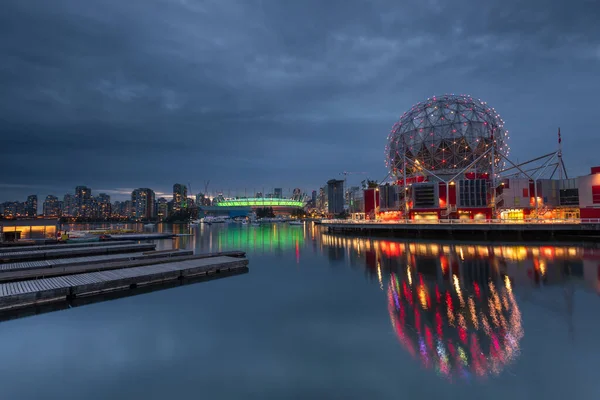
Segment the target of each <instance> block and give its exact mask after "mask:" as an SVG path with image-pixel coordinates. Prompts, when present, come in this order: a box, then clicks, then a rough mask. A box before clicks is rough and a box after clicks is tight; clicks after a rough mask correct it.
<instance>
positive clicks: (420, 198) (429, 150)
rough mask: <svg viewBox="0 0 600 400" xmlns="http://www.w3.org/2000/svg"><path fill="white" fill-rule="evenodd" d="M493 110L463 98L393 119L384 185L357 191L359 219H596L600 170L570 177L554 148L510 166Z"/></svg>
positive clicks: (421, 106) (438, 100) (430, 102)
mask: <svg viewBox="0 0 600 400" xmlns="http://www.w3.org/2000/svg"><path fill="white" fill-rule="evenodd" d="M509 139H510V136H509V133H508V131H507V130H506V128H505V125H504V121H503V120H502V118H501V117H500V115H499V114H498V112H497V111H496V109H495V108H493V107H492V106H491V105H489V104H488V103H486V102H485V101H483V100H479V99H475V98H473V97H471V96H469V95H453V94H452V95H443V96H434V97H432V98H429V99H427V100H425V101H422V102H420V103H417V104H415V105H414V106H413V107H411V109H410V110H408V111H407V112H405V113H404V114H403V115H402V116H401V117H400V119H399V120H398V122H396V123H395V124H394V125H393V126H392V129H391V131H390V133H389V136H388V139H387V145H386V147H385V160H386V166H387V168H388V171H389V173H388V177H387V178H386V179H385V184H381V185H380V186H379V187H378V188H372V189H367V190H365V192H364V204H365V208H364V212H365V218H366V219H377V220H399V219H405V220H417V221H418V220H423V221H427V220H429V221H431V220H441V219H470V220H491V219H495V220H496V219H497V220H501V219H503V220H523V219H532V218H535V219H541V218H543V219H576V218H600V168H598V167H595V168H592V169H591V174H590V175H587V176H584V177H579V178H569V176H568V174H567V171H566V168H565V165H564V162H563V159H562V150H561V137H560V130H559V131H558V137H557V146H556V151H553V152H551V153H548V154H545V155H542V156H540V157H535V158H532V159H531V160H529V161H526V162H521V163H516V162H514V161H512V160H511V159H510V157H509V153H510V148H509V145H508V143H509Z"/></svg>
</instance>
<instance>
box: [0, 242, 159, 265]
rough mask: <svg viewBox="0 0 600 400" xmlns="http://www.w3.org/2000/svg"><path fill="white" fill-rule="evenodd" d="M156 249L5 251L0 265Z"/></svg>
mask: <svg viewBox="0 0 600 400" xmlns="http://www.w3.org/2000/svg"><path fill="white" fill-rule="evenodd" d="M65 246H66V245H65ZM155 248H156V244H155V243H141V244H125V245H123V244H119V245H112V246H92V247H80V248H53V249H49V250H46V249H44V248H42V249H40V250H19V251H7V252H2V253H0V263H2V262H14V261H17V260H21V261H24V260H45V259H49V258H60V257H77V256H82V255H99V254H103V255H104V254H115V253H127V252H134V251H148V250H154V249H155Z"/></svg>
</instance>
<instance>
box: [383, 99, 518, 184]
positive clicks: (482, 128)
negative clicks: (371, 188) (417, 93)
mask: <svg viewBox="0 0 600 400" xmlns="http://www.w3.org/2000/svg"><path fill="white" fill-rule="evenodd" d="M507 139H508V132H507V131H506V130H505V129H504V121H502V119H501V118H500V115H498V113H497V112H496V110H495V109H494V108H492V107H490V106H489V105H488V104H487V103H485V102H483V101H481V100H476V99H473V98H472V97H471V96H468V95H444V96H439V97H437V96H434V97H432V98H430V99H427V100H426V101H423V102H420V103H418V104H416V105H414V106H413V107H412V108H411V109H410V110H409V111H407V112H405V113H404V114H403V115H402V117H401V118H400V120H399V121H398V122H397V123H396V124H394V126H393V127H392V130H391V132H390V134H389V136H388V144H387V146H386V150H385V155H386V165H387V167H388V168H389V170H390V173H391V175H392V176H393V177H396V178H398V179H402V177H403V173H404V171H403V168H404V166H403V164H404V161H405V158H406V175H407V177H411V176H414V175H418V174H423V173H425V174H426V172H425V171H424V170H429V171H431V172H434V173H435V174H441V175H454V174H457V173H458V172H460V171H461V170H462V169H464V168H465V167H467V166H469V164H471V163H473V162H474V161H475V160H476V159H477V158H478V157H480V156H481V155H482V154H484V153H485V152H486V151H487V150H488V149H489V148H490V146H492V145H494V146H495V148H494V150H493V152H489V153H487V154H486V155H485V156H483V157H482V158H481V159H480V160H479V161H477V162H476V163H475V164H474V165H473V166H472V167H471V168H469V171H475V172H477V173H491V167H492V158H494V163H495V166H496V167H501V166H503V165H504V162H503V161H502V158H501V157H500V154H502V155H505V156H508V152H509V148H508V145H507ZM492 154H494V156H492Z"/></svg>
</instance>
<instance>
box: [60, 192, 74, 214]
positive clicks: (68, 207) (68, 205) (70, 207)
mask: <svg viewBox="0 0 600 400" xmlns="http://www.w3.org/2000/svg"><path fill="white" fill-rule="evenodd" d="M62 215H63V216H66V217H75V216H76V215H77V199H76V198H75V196H74V195H72V194H69V193H67V194H65V196H64V197H63V209H62Z"/></svg>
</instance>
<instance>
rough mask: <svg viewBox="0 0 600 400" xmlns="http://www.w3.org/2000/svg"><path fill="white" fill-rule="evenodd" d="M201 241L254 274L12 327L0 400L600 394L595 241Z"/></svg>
mask: <svg viewBox="0 0 600 400" xmlns="http://www.w3.org/2000/svg"><path fill="white" fill-rule="evenodd" d="M160 229H162V230H166V231H169V230H173V227H169V226H167V227H161V228H160ZM175 231H177V232H179V233H186V232H189V230H187V229H186V228H184V227H175ZM192 232H193V234H194V235H193V236H186V237H180V238H177V239H174V240H165V241H161V242H159V248H170V247H173V246H174V247H180V248H195V249H196V250H197V251H199V252H206V251H210V250H226V249H243V250H246V251H247V252H248V256H249V258H250V265H249V267H250V273H248V274H245V275H240V276H235V277H229V278H226V279H221V280H216V281H211V282H206V283H199V284H195V285H188V286H182V287H178V288H175V289H169V290H164V291H157V292H153V293H149V294H145V295H140V296H136V297H129V298H123V299H119V300H114V301H109V302H103V303H95V304H92V305H88V306H84V307H77V308H73V309H70V310H64V311H58V312H54V313H49V314H43V315H39V316H34V317H29V318H23V319H18V320H12V321H8V322H4V323H1V324H0V343H1V344H0V358H1V360H2V362H1V363H0V383H1V387H2V398H3V399H4V398H5V399H179V398H181V399H187V398H193V399H198V398H202V399H334V398H335V399H413V398H424V399H432V398H440V399H442V398H443V399H454V398H456V399H461V400H462V399H481V398H485V399H515V400H517V399H560V400H563V399H565V398H572V399H598V398H600V380H599V379H598V377H597V375H598V373H597V369H598V366H599V362H600V344H599V342H598V341H599V340H600V296H599V294H600V250H598V249H596V250H593V249H584V248H580V247H574V246H568V245H561V246H556V247H555V246H531V247H524V246H518V245H514V246H511V245H505V246H500V245H497V246H496V245H478V244H457V243H425V242H423V243H421V242H415V243H412V242H411V243H403V242H401V241H390V240H381V239H374V240H368V239H363V238H349V237H341V236H333V235H328V234H322V233H321V232H320V231H319V229H318V228H315V227H313V226H312V225H307V226H305V227H290V226H287V225H270V226H262V227H249V226H242V225H229V226H227V225H223V226H218V225H213V226H211V227H203V226H201V227H199V228H195V229H194V230H193V231H192Z"/></svg>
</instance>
